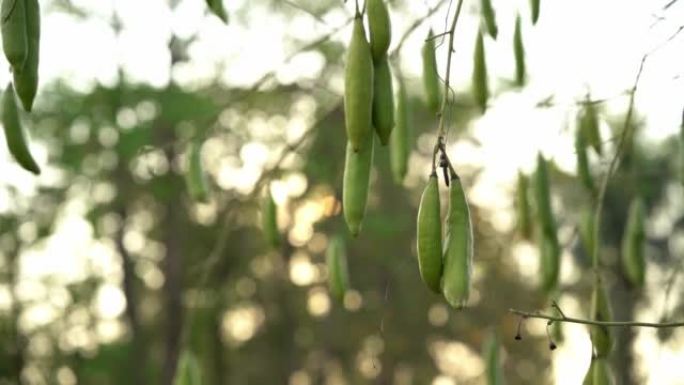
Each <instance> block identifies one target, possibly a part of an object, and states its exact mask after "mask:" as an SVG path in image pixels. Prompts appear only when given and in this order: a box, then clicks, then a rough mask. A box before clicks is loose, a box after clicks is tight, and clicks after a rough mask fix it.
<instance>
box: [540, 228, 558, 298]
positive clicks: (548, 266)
mask: <svg viewBox="0 0 684 385" xmlns="http://www.w3.org/2000/svg"><path fill="white" fill-rule="evenodd" d="M538 236H539V250H540V253H541V255H540V257H541V259H540V264H539V269H540V275H541V284H542V285H541V286H542V289H544V291H545V292H546V293H550V292H552V291H554V290H555V289H556V288H557V287H558V278H559V276H560V253H561V249H560V244H559V243H558V237H557V236H556V233H555V232H554V233H551V234H548V233H545V232H543V231H540V232H539V234H538Z"/></svg>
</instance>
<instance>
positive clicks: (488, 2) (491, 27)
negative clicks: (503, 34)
mask: <svg viewBox="0 0 684 385" xmlns="http://www.w3.org/2000/svg"><path fill="white" fill-rule="evenodd" d="M480 10H481V11H482V18H483V19H484V21H485V25H486V26H487V33H489V36H491V37H492V39H494V40H496V35H498V34H499V28H498V27H497V26H496V15H495V13H494V7H492V0H480Z"/></svg>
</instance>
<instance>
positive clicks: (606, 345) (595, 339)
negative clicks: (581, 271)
mask: <svg viewBox="0 0 684 385" xmlns="http://www.w3.org/2000/svg"><path fill="white" fill-rule="evenodd" d="M591 319H592V320H594V321H601V322H608V321H612V320H613V312H612V310H611V308H610V302H609V301H608V294H607V293H606V289H605V287H604V286H603V282H602V281H601V280H600V279H597V280H596V282H594V289H593V291H592V294H591ZM589 332H590V333H589V334H590V337H591V343H592V345H593V346H594V353H595V354H596V357H598V358H605V357H607V356H608V354H609V353H610V351H611V349H612V347H613V338H612V336H611V331H610V329H609V328H608V327H606V326H597V325H592V326H590V327H589Z"/></svg>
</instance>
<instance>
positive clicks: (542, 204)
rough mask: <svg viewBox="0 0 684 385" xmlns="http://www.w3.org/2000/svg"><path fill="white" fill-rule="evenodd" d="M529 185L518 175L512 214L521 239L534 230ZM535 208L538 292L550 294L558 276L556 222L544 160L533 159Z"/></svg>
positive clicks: (558, 250) (530, 235) (555, 285)
mask: <svg viewBox="0 0 684 385" xmlns="http://www.w3.org/2000/svg"><path fill="white" fill-rule="evenodd" d="M529 189H530V182H529V180H528V177H527V176H525V175H524V174H523V173H521V172H519V173H518V182H517V191H516V202H515V206H516V212H517V217H518V224H517V226H518V231H519V233H520V234H521V235H522V237H523V238H525V239H531V238H532V233H533V229H534V227H535V226H534V225H535V224H534V223H533V221H532V218H533V214H532V205H531V204H530V200H529ZM532 190H533V196H534V203H535V209H536V213H535V214H536V223H537V225H536V229H537V231H536V233H537V243H538V246H539V251H540V264H539V266H540V273H539V275H540V278H541V286H542V289H543V290H544V291H545V292H547V293H550V292H552V291H553V290H554V289H555V288H556V287H557V286H558V277H559V275H560V252H561V250H560V244H559V242H558V236H557V234H556V222H555V219H554V216H553V211H552V208H551V189H550V186H549V171H548V165H547V161H546V159H544V157H543V156H542V155H541V154H538V156H537V170H536V172H535V173H534V179H533V183H532Z"/></svg>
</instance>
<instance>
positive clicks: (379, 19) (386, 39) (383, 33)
mask: <svg viewBox="0 0 684 385" xmlns="http://www.w3.org/2000/svg"><path fill="white" fill-rule="evenodd" d="M366 11H367V12H368V29H369V32H370V46H371V52H372V53H373V62H375V63H376V64H377V63H379V62H380V61H381V60H382V59H385V57H386V55H387V50H388V49H389V46H390V42H391V41H392V24H391V23H390V17H389V12H388V11H387V4H385V2H384V1H383V0H368V3H367V5H366Z"/></svg>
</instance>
